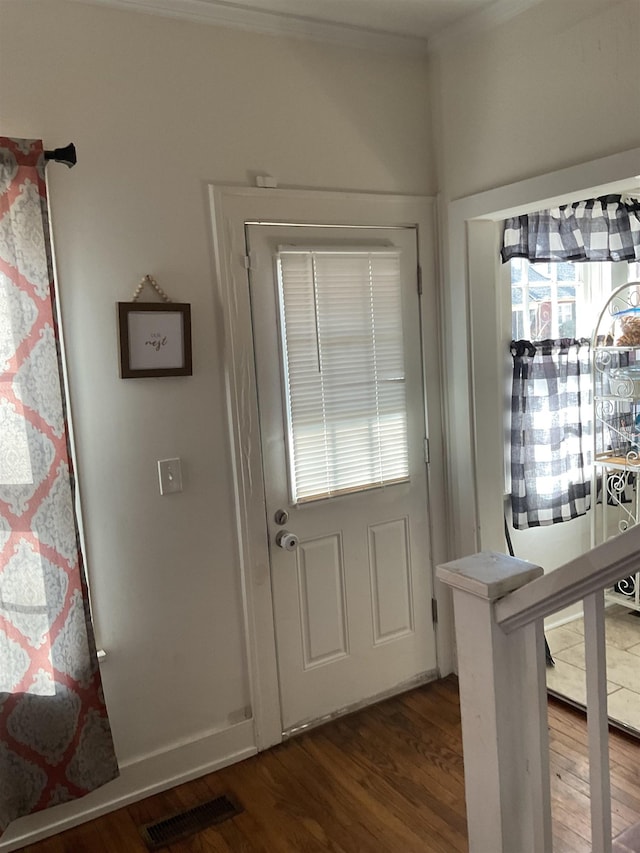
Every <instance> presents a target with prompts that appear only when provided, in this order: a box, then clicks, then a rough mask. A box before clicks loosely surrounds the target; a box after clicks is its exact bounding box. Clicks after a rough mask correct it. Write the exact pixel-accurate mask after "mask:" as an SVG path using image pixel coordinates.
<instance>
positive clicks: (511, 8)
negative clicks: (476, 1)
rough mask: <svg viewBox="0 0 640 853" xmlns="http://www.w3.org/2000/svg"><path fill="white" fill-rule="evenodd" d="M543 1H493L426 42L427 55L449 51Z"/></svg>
mask: <svg viewBox="0 0 640 853" xmlns="http://www.w3.org/2000/svg"><path fill="white" fill-rule="evenodd" d="M542 2H543V0H495V2H494V3H492V4H491V5H490V6H487V7H486V8H484V9H481V10H480V11H479V12H476V13H475V14H473V15H468V16H467V17H465V18H463V19H462V20H461V21H459V22H458V23H456V24H452V25H451V26H450V27H445V28H444V29H443V30H440V32H438V33H436V35H433V36H431V38H429V41H428V47H429V53H440V52H442V51H445V50H449V49H450V48H451V47H452V46H453V45H454V44H455V43H456V42H458V41H460V40H461V39H463V38H468V37H469V36H473V35H475V34H477V33H482V32H486V31H487V30H491V29H493V28H494V27H498V26H500V24H504V23H506V22H507V21H510V20H511V18H515V17H516V16H517V15H520V14H522V12H526V10H527V9H530V8H531V7H532V6H537V5H538V4H539V3H542Z"/></svg>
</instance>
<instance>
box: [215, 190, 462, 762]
mask: <svg viewBox="0 0 640 853" xmlns="http://www.w3.org/2000/svg"><path fill="white" fill-rule="evenodd" d="M209 202H210V207H211V215H212V226H213V247H212V248H213V264H214V269H215V274H216V283H215V296H216V302H217V304H216V309H217V310H216V313H217V316H218V318H219V321H218V334H219V339H220V341H221V342H222V346H221V352H220V357H221V359H222V360H223V364H224V370H225V386H226V403H227V418H228V425H229V436H230V451H231V458H232V465H233V473H234V484H235V485H234V502H235V515H236V534H237V543H238V562H239V570H240V582H241V589H242V602H243V610H244V619H245V626H244V627H245V638H246V648H247V668H248V677H249V685H250V694H251V707H252V713H253V721H254V732H255V740H256V746H257V748H258V749H259V750H262V749H266V748H267V747H269V746H272V745H273V744H276V743H279V742H281V740H282V727H281V713H280V694H279V684H278V670H277V657H276V645H275V630H274V614H273V600H272V595H271V584H270V571H269V551H268V545H267V528H266V510H265V500H264V480H263V469H262V452H261V446H260V426H259V420H258V398H257V388H256V379H255V371H254V352H253V336H252V321H251V305H250V296H249V278H248V272H247V267H246V263H245V251H246V250H245V224H246V223H248V222H251V223H255V224H259V223H260V222H269V223H282V224H287V223H289V224H291V223H295V224H309V225H311V224H313V225H347V226H348V225H354V224H357V225H368V226H373V227H375V226H383V227H384V226H387V227H393V226H406V225H410V226H415V227H416V228H417V233H418V261H419V263H420V265H421V267H422V282H423V284H422V286H423V293H425V294H431V295H432V296H433V303H430V305H429V308H430V310H425V305H426V303H427V300H426V299H423V300H422V301H421V311H422V335H423V342H422V349H423V359H424V360H425V363H424V365H423V373H424V376H425V382H426V383H427V385H429V387H430V388H433V387H434V386H435V387H437V389H438V393H437V394H432V392H431V391H430V395H429V411H428V412H427V413H426V423H427V430H428V436H429V442H430V455H431V462H430V465H429V467H428V469H427V479H428V484H429V495H430V507H431V519H430V521H431V527H432V535H431V560H432V568H433V569H435V566H436V565H437V564H438V563H440V562H444V561H445V560H446V559H447V550H446V549H447V537H446V528H447V519H446V515H445V514H446V504H447V502H446V500H445V491H444V453H443V435H442V417H441V411H442V399H441V397H442V385H441V382H440V376H441V370H440V361H441V337H440V329H441V322H440V319H441V317H440V309H439V298H438V288H437V279H436V244H435V238H436V234H435V200H434V199H433V198H430V197H425V196H398V195H378V194H374V193H347V192H344V193H343V192H328V191H320V190H278V189H275V190H272V189H254V188H249V187H231V186H224V185H213V184H212V185H209ZM433 308H435V310H432V309H433ZM425 390H426V389H425ZM425 400H426V394H425ZM433 583H434V594H435V595H436V596H437V597H438V598H440V595H441V593H440V589H439V588H440V584H437V583H436V582H435V579H434V582H433ZM442 611H444V612H445V614H446V613H447V611H446V609H445V608H442ZM451 638H452V625H451V624H450V620H449V618H448V616H445V618H444V619H440V620H439V622H438V624H437V625H436V656H437V660H438V664H439V669H440V672H441V674H447V673H448V672H450V671H451V665H452V658H453V648H452V639H451Z"/></svg>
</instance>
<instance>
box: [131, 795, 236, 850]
mask: <svg viewBox="0 0 640 853" xmlns="http://www.w3.org/2000/svg"><path fill="white" fill-rule="evenodd" d="M241 811H242V807H241V806H240V805H239V804H238V803H237V802H235V801H234V800H233V799H231V798H230V797H228V796H222V797H216V798H215V800H209V802H207V803H202V804H201V805H199V806H194V807H193V808H192V809H187V810H186V811H183V812H178V813H177V814H174V815H171V816H170V817H167V818H164V819H163V820H159V821H156V823H148V824H147V825H146V826H141V827H140V832H141V833H142V838H143V840H144V842H145V843H146V845H147V847H148V848H149V849H150V850H159V849H160V848H161V847H166V846H167V845H169V844H174V843H175V842H176V841H182V840H183V839H184V838H188V837H189V836H190V835H194V834H195V833H196V832H201V831H202V830H203V829H207V827H209V826H213V825H214V824H216V823H221V822H222V821H223V820H227V819H228V818H230V817H233V816H234V815H237V814H240V812H241Z"/></svg>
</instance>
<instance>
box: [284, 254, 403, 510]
mask: <svg viewBox="0 0 640 853" xmlns="http://www.w3.org/2000/svg"><path fill="white" fill-rule="evenodd" d="M277 267H278V288H279V307H280V322H281V332H282V333H281V339H282V361H283V369H284V380H285V381H284V386H285V389H286V408H287V412H286V415H287V428H288V455H289V488H290V492H291V498H292V501H293V502H294V503H302V502H304V501H309V500H317V499H319V498H326V497H331V496H334V495H338V494H344V493H348V492H353V491H360V490H362V489H368V488H375V487H377V486H382V485H384V484H388V483H394V482H399V481H402V480H406V479H408V475H409V459H408V442H407V411H406V392H405V372H404V347H403V333H402V293H401V277H400V258H399V255H398V252H397V251H396V250H386V249H385V250H374V251H370V250H362V251H358V250H356V251H352V250H350V251H339V250H322V251H319V250H307V249H298V248H295V249H281V250H280V251H279V253H278V258H277Z"/></svg>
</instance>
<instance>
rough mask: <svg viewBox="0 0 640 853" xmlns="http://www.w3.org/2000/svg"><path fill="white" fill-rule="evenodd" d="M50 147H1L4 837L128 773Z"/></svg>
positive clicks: (0, 141) (0, 757)
mask: <svg viewBox="0 0 640 853" xmlns="http://www.w3.org/2000/svg"><path fill="white" fill-rule="evenodd" d="M44 165H45V161H44V151H43V148H42V143H41V142H39V141H32V140H16V139H6V138H2V137H0V834H1V833H2V831H3V830H4V829H5V828H6V827H7V825H8V824H9V823H10V822H11V821H12V820H14V819H15V818H17V817H21V816H23V815H27V814H30V813H31V812H35V811H39V810H40V809H45V808H48V807H50V806H53V805H56V804H58V803H62V802H65V801H67V800H71V799H74V798H76V797H80V796H82V795H83V794H86V793H88V792H89V791H92V790H94V789H95V788H97V787H99V786H100V785H103V784H105V783H106V782H108V781H110V780H111V779H114V778H115V777H116V776H117V775H118V765H117V763H116V757H115V753H114V749H113V742H112V739H111V730H110V728H109V722H108V719H107V712H106V707H105V703H104V697H103V694H102V686H101V682H100V673H99V670H98V662H97V657H96V649H95V643H94V639H93V631H92V627H91V620H90V614H89V604H88V598H87V589H86V584H85V579H84V573H83V567H82V562H81V554H80V550H79V547H78V536H77V525H76V516H75V510H74V490H73V472H72V469H71V461H70V456H69V445H68V433H67V424H66V417H65V409H64V398H63V391H62V384H61V375H60V369H59V367H60V361H59V346H58V337H57V327H56V321H55V307H54V300H55V294H54V288H53V277H52V267H51V261H50V247H49V229H48V219H47V200H46V188H45V181H44Z"/></svg>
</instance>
